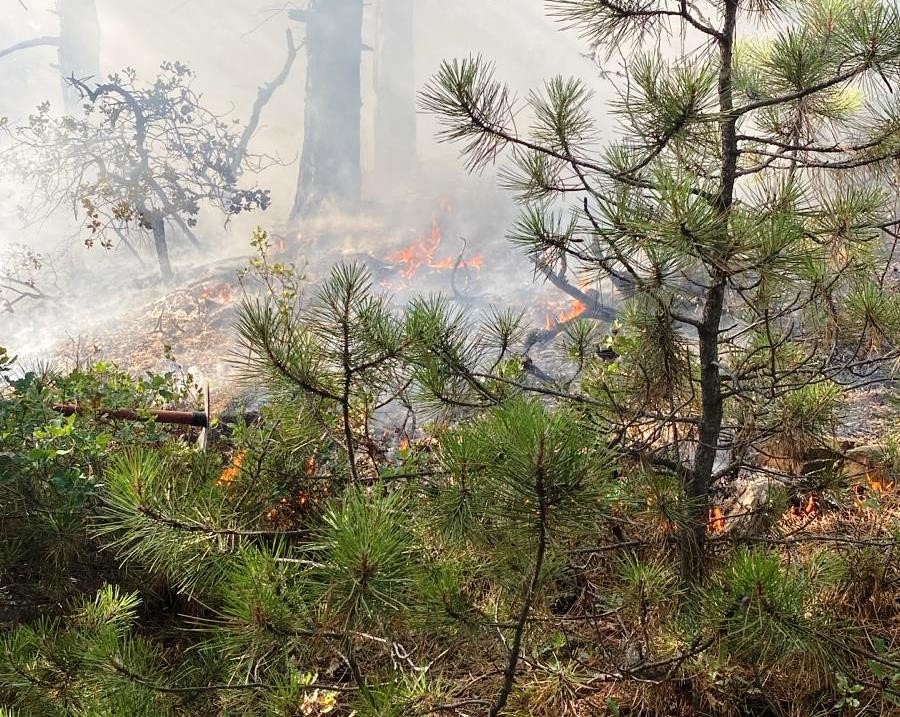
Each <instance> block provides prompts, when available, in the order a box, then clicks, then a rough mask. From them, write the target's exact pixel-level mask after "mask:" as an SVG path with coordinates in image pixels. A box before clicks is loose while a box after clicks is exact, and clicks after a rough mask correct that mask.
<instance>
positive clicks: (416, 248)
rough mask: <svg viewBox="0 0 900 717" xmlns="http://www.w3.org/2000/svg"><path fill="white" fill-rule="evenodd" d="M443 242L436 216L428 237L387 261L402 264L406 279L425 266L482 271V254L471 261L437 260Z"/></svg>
mask: <svg viewBox="0 0 900 717" xmlns="http://www.w3.org/2000/svg"><path fill="white" fill-rule="evenodd" d="M445 211H446V210H445ZM442 240H443V237H442V236H441V227H440V224H438V220H437V216H435V217H433V218H432V220H431V232H430V234H429V235H428V236H427V237H424V238H422V239H420V240H419V241H416V242H413V243H412V244H410V245H409V246H408V247H405V248H403V249H401V250H400V251H396V252H394V253H392V254H388V256H387V257H386V259H387V260H388V261H392V262H396V263H398V264H402V265H403V267H404V268H403V270H402V271H401V272H400V274H401V276H403V277H404V278H406V279H412V278H413V277H414V276H415V275H416V272H417V271H418V270H419V269H421V268H422V267H423V266H424V267H427V268H429V269H455V268H457V267H459V268H469V269H480V268H481V267H482V265H483V264H484V257H482V256H481V255H480V254H479V255H476V256H473V257H471V258H470V259H454V258H451V257H448V258H446V259H435V258H434V255H435V254H436V253H437V250H438V247H440V245H441V241H442Z"/></svg>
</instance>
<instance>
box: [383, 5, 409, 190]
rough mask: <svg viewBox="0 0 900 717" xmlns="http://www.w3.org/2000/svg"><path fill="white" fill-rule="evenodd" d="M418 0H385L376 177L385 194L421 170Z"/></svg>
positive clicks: (405, 184)
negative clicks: (418, 155) (418, 153)
mask: <svg viewBox="0 0 900 717" xmlns="http://www.w3.org/2000/svg"><path fill="white" fill-rule="evenodd" d="M414 20H415V10H414V0H380V2H379V4H378V35H377V42H376V48H375V53H376V54H375V91H376V107H375V170H374V175H375V180H376V186H378V187H379V191H380V193H381V194H383V195H388V196H390V195H397V194H399V193H402V192H403V191H405V190H407V189H409V188H410V187H411V186H412V184H413V182H414V180H415V176H416V168H417V162H416V68H415V27H414Z"/></svg>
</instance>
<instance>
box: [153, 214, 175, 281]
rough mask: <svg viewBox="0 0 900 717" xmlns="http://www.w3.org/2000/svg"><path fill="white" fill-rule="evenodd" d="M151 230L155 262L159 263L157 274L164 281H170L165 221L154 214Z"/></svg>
mask: <svg viewBox="0 0 900 717" xmlns="http://www.w3.org/2000/svg"><path fill="white" fill-rule="evenodd" d="M151 228H152V230H153V246H154V248H155V249H156V260H157V261H158V262H159V273H160V275H161V276H162V278H163V280H164V281H170V280H171V279H172V264H171V263H170V262H169V245H168V244H167V243H166V220H165V219H164V218H163V217H162V215H160V214H156V215H155V216H154V217H153V219H152V220H151Z"/></svg>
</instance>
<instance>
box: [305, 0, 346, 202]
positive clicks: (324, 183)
mask: <svg viewBox="0 0 900 717" xmlns="http://www.w3.org/2000/svg"><path fill="white" fill-rule="evenodd" d="M291 17H292V18H293V19H297V20H302V21H303V22H305V23H306V54H307V68H306V97H305V102H306V110H305V121H304V130H303V154H302V157H301V159H300V177H299V180H298V182H297V195H296V198H295V200H294V207H293V209H292V210H291V218H292V219H295V218H297V217H300V216H304V215H309V214H312V213H314V212H316V211H317V210H318V209H319V208H320V207H321V206H322V204H323V203H325V202H333V203H334V204H336V205H338V206H344V207H354V206H356V205H358V203H359V199H360V186H361V170H360V163H361V157H360V122H361V106H362V95H361V86H360V61H361V59H362V20H363V0H312V1H311V2H310V5H309V8H308V9H307V10H301V11H294V12H292V13H291Z"/></svg>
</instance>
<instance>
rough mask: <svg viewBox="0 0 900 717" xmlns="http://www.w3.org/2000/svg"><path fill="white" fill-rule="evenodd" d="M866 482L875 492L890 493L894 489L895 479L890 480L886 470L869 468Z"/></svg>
mask: <svg viewBox="0 0 900 717" xmlns="http://www.w3.org/2000/svg"><path fill="white" fill-rule="evenodd" d="M866 483H868V484H869V488H871V489H872V492H873V493H890V492H891V491H893V490H894V481H892V480H888V478H887V475H886V474H885V472H884V470H879V469H876V470H867V471H866Z"/></svg>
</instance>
